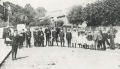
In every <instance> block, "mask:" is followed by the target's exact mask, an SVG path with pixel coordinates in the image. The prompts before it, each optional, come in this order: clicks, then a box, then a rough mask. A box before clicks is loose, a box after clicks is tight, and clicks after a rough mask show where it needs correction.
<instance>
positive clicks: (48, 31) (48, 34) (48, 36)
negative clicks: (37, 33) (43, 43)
mask: <svg viewBox="0 0 120 69" xmlns="http://www.w3.org/2000/svg"><path fill="white" fill-rule="evenodd" d="M45 34H46V38H50V37H51V31H50V29H45Z"/></svg>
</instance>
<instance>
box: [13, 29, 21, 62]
mask: <svg viewBox="0 0 120 69" xmlns="http://www.w3.org/2000/svg"><path fill="white" fill-rule="evenodd" d="M18 45H19V35H18V31H17V30H14V34H13V39H12V60H15V59H16V56H17V49H18Z"/></svg>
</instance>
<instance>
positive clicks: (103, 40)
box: [102, 30, 110, 50]
mask: <svg viewBox="0 0 120 69" xmlns="http://www.w3.org/2000/svg"><path fill="white" fill-rule="evenodd" d="M102 37H103V39H102V45H103V50H106V44H107V45H109V46H110V43H109V41H108V34H107V33H106V31H105V30H103V33H102Z"/></svg>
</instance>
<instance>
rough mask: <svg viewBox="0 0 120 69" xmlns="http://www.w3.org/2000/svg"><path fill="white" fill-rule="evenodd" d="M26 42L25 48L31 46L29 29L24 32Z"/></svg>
mask: <svg viewBox="0 0 120 69" xmlns="http://www.w3.org/2000/svg"><path fill="white" fill-rule="evenodd" d="M26 44H27V48H28V47H29V48H30V47H31V31H30V30H28V31H27V32H26Z"/></svg>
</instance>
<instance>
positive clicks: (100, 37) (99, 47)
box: [97, 30, 103, 50]
mask: <svg viewBox="0 0 120 69" xmlns="http://www.w3.org/2000/svg"><path fill="white" fill-rule="evenodd" d="M97 39H98V45H97V46H98V50H102V40H103V36H102V31H101V30H99V33H98V35H97Z"/></svg>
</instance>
